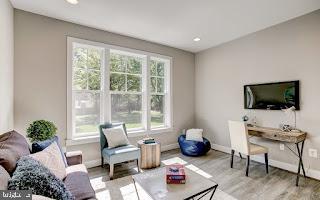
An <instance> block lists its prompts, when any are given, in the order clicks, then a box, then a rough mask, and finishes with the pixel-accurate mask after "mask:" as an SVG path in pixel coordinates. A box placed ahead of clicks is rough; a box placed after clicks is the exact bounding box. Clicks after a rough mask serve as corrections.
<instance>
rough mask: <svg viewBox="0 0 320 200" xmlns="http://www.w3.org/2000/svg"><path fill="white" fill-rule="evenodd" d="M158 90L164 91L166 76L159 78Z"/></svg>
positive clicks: (159, 91)
mask: <svg viewBox="0 0 320 200" xmlns="http://www.w3.org/2000/svg"><path fill="white" fill-rule="evenodd" d="M157 92H158V93H163V92H164V78H157Z"/></svg>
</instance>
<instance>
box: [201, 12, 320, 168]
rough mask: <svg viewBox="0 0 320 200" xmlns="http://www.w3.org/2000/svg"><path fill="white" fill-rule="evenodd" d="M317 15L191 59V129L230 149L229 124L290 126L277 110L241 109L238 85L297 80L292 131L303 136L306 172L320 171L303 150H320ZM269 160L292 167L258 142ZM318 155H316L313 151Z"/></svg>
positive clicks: (285, 156)
mask: <svg viewBox="0 0 320 200" xmlns="http://www.w3.org/2000/svg"><path fill="white" fill-rule="evenodd" d="M319 22H320V11H316V12H313V13H310V14H308V15H305V16H302V17H299V18H296V19H294V20H290V21H288V22H285V23H282V24H279V25H276V26H273V27H271V28H268V29H265V30H262V31H259V32H256V33H254V34H250V35H248V36H246V37H243V38H240V39H237V40H234V41H232V42H229V43H226V44H223V45H221V46H218V47H215V48H211V49H208V50H205V51H202V52H200V53H198V54H196V76H195V77H196V78H195V83H196V95H195V96H196V100H195V101H196V106H195V110H196V126H197V127H202V128H204V129H205V133H206V135H207V137H209V138H210V140H211V142H212V143H215V144H218V145H222V146H226V147H230V138H229V132H228V126H227V123H228V120H241V117H242V116H243V115H245V114H249V116H256V117H257V120H258V124H259V125H262V126H270V127H278V126H279V124H280V123H291V124H292V123H293V116H287V115H286V114H284V113H283V112H282V111H265V110H260V111H258V110H252V111H249V110H245V109H244V108H243V107H244V106H243V105H244V102H243V85H245V84H250V83H264V82H273V81H288V80H300V81H301V87H300V89H301V111H298V112H297V127H298V128H300V129H302V130H304V131H307V132H308V138H307V141H306V145H305V153H304V161H305V167H306V169H315V170H320V160H319V159H314V158H310V157H308V149H309V148H315V149H318V151H319V150H320V148H319V147H320V115H319V114H320V106H319V103H320V90H319V86H320V78H319V75H320V23H319ZM255 142H257V143H259V144H262V145H265V146H267V147H269V151H270V157H271V159H272V160H275V161H280V162H284V163H290V164H297V159H296V157H295V156H293V154H292V153H291V152H290V151H289V150H287V149H286V150H285V151H280V150H279V143H276V142H270V141H267V140H262V139H259V140H257V139H256V141H255ZM318 153H320V152H318Z"/></svg>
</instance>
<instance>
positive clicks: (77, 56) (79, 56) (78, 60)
mask: <svg viewBox="0 0 320 200" xmlns="http://www.w3.org/2000/svg"><path fill="white" fill-rule="evenodd" d="M72 60H73V67H80V68H85V67H86V64H87V49H85V48H74V50H73V58H72Z"/></svg>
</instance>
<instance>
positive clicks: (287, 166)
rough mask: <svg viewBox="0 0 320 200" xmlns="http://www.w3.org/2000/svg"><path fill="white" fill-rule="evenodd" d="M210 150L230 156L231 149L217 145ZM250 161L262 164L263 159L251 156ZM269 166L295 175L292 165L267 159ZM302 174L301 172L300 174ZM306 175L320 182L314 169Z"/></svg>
mask: <svg viewBox="0 0 320 200" xmlns="http://www.w3.org/2000/svg"><path fill="white" fill-rule="evenodd" d="M211 148H212V149H214V150H217V151H221V152H224V153H228V154H231V148H230V147H226V146H222V145H219V144H211ZM235 155H236V156H238V154H235ZM251 159H252V160H254V161H256V162H259V163H264V157H263V156H259V155H257V156H252V157H251ZM269 165H270V166H273V167H276V168H280V169H284V170H287V171H290V172H293V173H297V168H298V167H297V166H296V165H293V164H289V163H285V162H281V161H277V160H271V159H269ZM301 173H302V172H301ZM306 175H307V176H308V177H310V178H314V179H317V180H320V171H318V170H314V169H308V170H307V169H306Z"/></svg>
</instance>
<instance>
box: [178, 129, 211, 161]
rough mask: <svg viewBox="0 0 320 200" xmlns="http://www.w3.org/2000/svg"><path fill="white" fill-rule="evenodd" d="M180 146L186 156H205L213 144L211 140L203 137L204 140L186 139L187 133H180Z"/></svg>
mask: <svg viewBox="0 0 320 200" xmlns="http://www.w3.org/2000/svg"><path fill="white" fill-rule="evenodd" d="M178 142H179V146H180V149H181V152H182V154H183V155H186V156H194V157H196V156H203V155H205V154H206V153H207V152H208V151H209V150H210V149H211V144H210V142H209V140H207V139H206V138H203V142H198V141H191V140H186V135H184V134H183V135H180V136H179V138H178Z"/></svg>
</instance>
